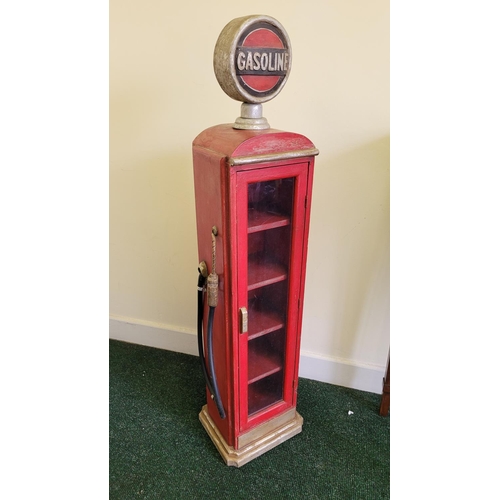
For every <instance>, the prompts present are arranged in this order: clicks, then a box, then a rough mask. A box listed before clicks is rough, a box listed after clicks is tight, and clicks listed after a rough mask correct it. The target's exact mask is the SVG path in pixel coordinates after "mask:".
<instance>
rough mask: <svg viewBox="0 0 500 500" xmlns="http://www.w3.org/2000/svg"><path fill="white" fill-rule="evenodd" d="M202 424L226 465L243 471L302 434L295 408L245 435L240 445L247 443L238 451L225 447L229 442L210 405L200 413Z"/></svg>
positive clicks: (301, 421) (300, 420)
mask: <svg viewBox="0 0 500 500" xmlns="http://www.w3.org/2000/svg"><path fill="white" fill-rule="evenodd" d="M199 416H200V421H201V423H202V425H203V427H204V428H205V430H206V431H207V433H208V435H209V436H210V439H211V440H212V442H213V443H214V445H215V447H216V448H217V450H219V453H220V454H221V456H222V458H223V460H224V462H225V463H226V465H230V466H234V467H241V466H242V465H245V464H246V463H248V462H250V461H251V460H253V459H254V458H257V457H259V456H260V455H262V454H263V453H265V452H266V451H268V450H271V449H272V448H274V447H275V446H278V445H279V444H280V443H282V442H283V441H286V440H287V439H290V438H291V437H293V436H295V435H296V434H299V432H301V431H302V423H303V421H304V420H303V418H302V417H301V416H300V415H299V413H297V411H296V410H295V408H293V409H291V410H289V411H288V412H286V413H285V414H283V415H280V416H278V417H275V418H273V419H271V420H269V421H267V422H264V423H262V424H260V425H259V426H257V427H255V428H253V429H251V430H250V431H248V432H247V433H245V434H242V435H241V436H240V437H239V438H238V441H239V443H240V444H241V443H245V445H244V446H240V448H239V449H237V450H236V449H235V448H233V447H232V446H229V445H228V444H227V443H226V440H225V439H224V437H223V436H222V435H221V433H220V432H219V429H217V427H216V426H215V424H214V422H213V420H212V419H211V418H210V415H209V414H208V411H207V405H205V406H203V408H202V409H201V412H200V415H199Z"/></svg>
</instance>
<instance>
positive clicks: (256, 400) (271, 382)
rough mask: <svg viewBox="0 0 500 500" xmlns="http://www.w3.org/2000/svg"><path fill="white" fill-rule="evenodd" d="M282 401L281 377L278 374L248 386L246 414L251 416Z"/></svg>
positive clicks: (280, 374)
mask: <svg viewBox="0 0 500 500" xmlns="http://www.w3.org/2000/svg"><path fill="white" fill-rule="evenodd" d="M282 400H283V377H282V373H280V372H278V373H276V374H274V375H271V376H270V377H268V378H264V379H261V380H259V381H257V382H256V383H254V384H251V385H249V386H248V414H249V415H252V414H254V413H257V412H259V411H262V410H264V409H265V408H267V407H269V406H271V405H273V404H276V403H279V402H280V401H282Z"/></svg>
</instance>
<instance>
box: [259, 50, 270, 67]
mask: <svg viewBox="0 0 500 500" xmlns="http://www.w3.org/2000/svg"><path fill="white" fill-rule="evenodd" d="M268 62H269V61H268V55H267V54H266V53H265V52H264V54H262V55H261V56H260V66H261V68H262V71H267V63H268Z"/></svg>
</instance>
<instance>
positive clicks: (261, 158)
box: [227, 148, 319, 167]
mask: <svg viewBox="0 0 500 500" xmlns="http://www.w3.org/2000/svg"><path fill="white" fill-rule="evenodd" d="M317 154H319V151H318V150H317V149H316V148H311V149H299V150H297V151H285V152H282V153H271V154H267V155H256V156H231V157H229V158H228V159H227V163H228V164H229V166H230V167H237V166H239V165H250V164H252V163H261V162H265V161H277V160H290V159H293V158H302V157H304V156H316V155H317Z"/></svg>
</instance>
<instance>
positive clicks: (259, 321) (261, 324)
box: [248, 306, 285, 340]
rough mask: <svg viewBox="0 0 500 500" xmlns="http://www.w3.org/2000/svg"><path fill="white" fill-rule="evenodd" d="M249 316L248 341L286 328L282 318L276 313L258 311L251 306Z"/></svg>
mask: <svg viewBox="0 0 500 500" xmlns="http://www.w3.org/2000/svg"><path fill="white" fill-rule="evenodd" d="M248 316H249V321H248V326H249V327H248V340H252V339H255V338H257V337H260V336H261V335H266V334H267V333H271V332H274V331H276V330H280V329H281V328H283V327H284V326H285V323H284V321H283V319H282V318H281V316H280V315H279V314H278V313H275V312H270V311H258V310H255V309H252V307H251V306H250V310H249V311H248Z"/></svg>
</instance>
